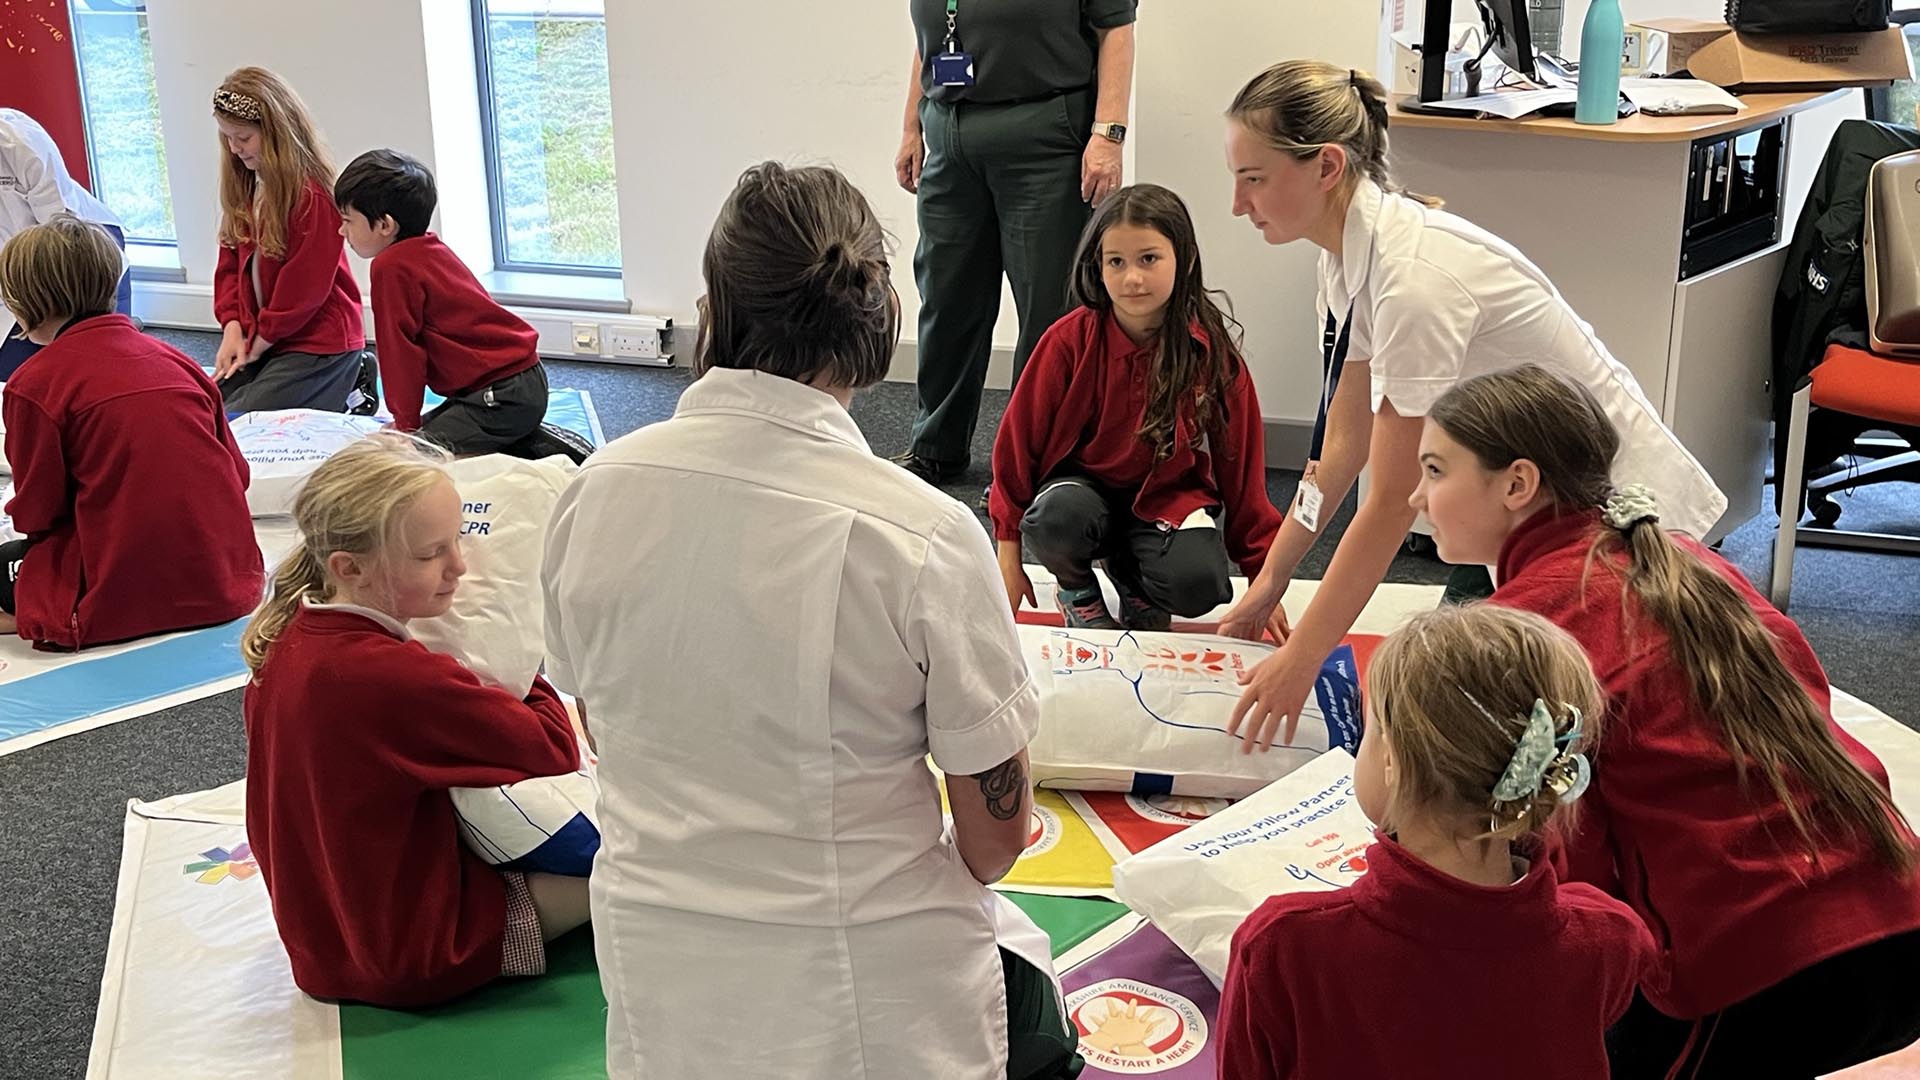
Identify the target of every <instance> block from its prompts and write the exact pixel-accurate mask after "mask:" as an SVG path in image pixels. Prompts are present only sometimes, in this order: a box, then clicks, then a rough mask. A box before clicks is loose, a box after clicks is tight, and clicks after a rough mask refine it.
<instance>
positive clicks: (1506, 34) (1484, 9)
mask: <svg viewBox="0 0 1920 1080" xmlns="http://www.w3.org/2000/svg"><path fill="white" fill-rule="evenodd" d="M1476 2H1477V3H1478V4H1479V5H1480V21H1481V23H1482V24H1483V25H1485V26H1486V28H1487V46H1488V48H1489V49H1491V50H1492V52H1493V55H1495V56H1497V57H1499V58H1500V62H1501V63H1503V64H1505V65H1507V67H1509V68H1511V69H1512V70H1513V73H1514V74H1515V75H1518V76H1520V77H1521V78H1523V79H1527V80H1530V81H1531V80H1534V79H1537V78H1538V77H1539V76H1538V73H1537V72H1536V71H1535V69H1534V61H1533V31H1532V28H1531V27H1529V26H1528V25H1527V0H1476Z"/></svg>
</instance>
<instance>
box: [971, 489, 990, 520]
mask: <svg viewBox="0 0 1920 1080" xmlns="http://www.w3.org/2000/svg"><path fill="white" fill-rule="evenodd" d="M973 508H974V509H975V510H978V511H980V512H981V513H983V514H991V513H993V485H992V484H988V485H987V486H986V487H983V488H981V489H980V497H979V498H978V499H975V500H974V502H973Z"/></svg>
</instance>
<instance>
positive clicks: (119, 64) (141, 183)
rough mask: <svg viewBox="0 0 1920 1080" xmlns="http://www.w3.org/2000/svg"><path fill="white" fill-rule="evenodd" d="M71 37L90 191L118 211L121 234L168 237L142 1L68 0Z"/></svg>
mask: <svg viewBox="0 0 1920 1080" xmlns="http://www.w3.org/2000/svg"><path fill="white" fill-rule="evenodd" d="M73 37H74V51H75V53H76V55H77V56H78V57H79V61H80V95H81V99H82V103H83V104H84V105H85V107H86V113H87V156H88V157H89V158H90V159H91V160H92V165H93V186H94V193H95V194H96V195H98V196H99V197H100V201H101V202H104V203H106V204H107V208H108V209H110V210H112V211H113V212H114V213H115V214H117V215H119V217H120V221H121V223H122V224H123V225H124V226H125V228H126V233H127V239H129V240H144V241H147V242H149V243H160V244H172V243H173V242H174V231H173V198H172V196H171V195H170V194H169V192H168V189H167V156H166V148H165V144H164V143H163V142H161V139H160V96H159V94H158V93H157V92H156V91H155V89H154V83H153V49H152V47H151V45H150V44H149V43H148V40H147V5H146V4H145V3H144V2H142V0H73Z"/></svg>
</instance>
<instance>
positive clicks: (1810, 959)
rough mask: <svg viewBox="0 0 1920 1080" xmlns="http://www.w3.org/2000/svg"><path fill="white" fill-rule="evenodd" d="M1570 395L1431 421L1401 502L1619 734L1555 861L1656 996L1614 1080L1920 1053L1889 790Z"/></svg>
mask: <svg viewBox="0 0 1920 1080" xmlns="http://www.w3.org/2000/svg"><path fill="white" fill-rule="evenodd" d="M1619 445H1620V440H1619V437H1618V435H1617V434H1616V433H1615V431H1614V428H1613V425H1612V424H1611V423H1610V422H1609V421H1608V419H1607V415H1606V413H1605V412H1604V411H1603V410H1602V409H1601V407H1600V406H1599V405H1597V404H1596V403H1595V402H1594V400H1593V397H1592V395H1591V394H1589V393H1587V391H1586V390H1584V389H1582V388H1580V387H1577V386H1574V385H1572V384H1569V383H1566V382H1563V381H1561V380H1560V379H1558V378H1557V377H1555V376H1554V375H1553V374H1551V373H1550V372H1547V371H1546V370H1544V369H1542V368H1539V367H1533V366H1528V367H1524V368H1517V369H1514V370H1510V371H1506V372H1501V373H1499V374H1497V375H1487V376H1482V377H1480V378H1476V379H1471V380H1469V381H1467V382H1464V383H1461V384H1460V385H1459V386H1457V387H1455V388H1454V389H1453V390H1451V391H1449V392H1448V393H1447V394H1446V395H1445V396H1443V397H1441V398H1440V399H1439V401H1438V402H1437V403H1435V405H1434V406H1433V408H1432V409H1431V410H1430V411H1429V412H1428V413H1427V422H1426V430H1425V433H1424V434H1423V435H1422V437H1421V442H1420V451H1421V454H1420V456H1421V463H1422V465H1423V467H1424V470H1425V476H1424V479H1423V481H1422V483H1421V486H1420V488H1419V489H1418V490H1417V491H1416V492H1415V493H1414V496H1413V500H1412V501H1413V505H1414V506H1415V507H1417V508H1418V509H1420V510H1421V511H1423V512H1425V513H1426V515H1427V517H1428V519H1429V520H1430V521H1432V522H1433V529H1434V540H1435V542H1436V543H1437V544H1438V546H1439V549H1440V556H1441V557H1442V558H1444V559H1446V560H1447V561H1448V562H1451V563H1455V564H1466V563H1495V561H1496V560H1497V564H1496V565H1497V567H1498V572H1499V581H1500V587H1499V589H1498V590H1497V591H1496V592H1495V593H1494V595H1493V603H1496V604H1504V605H1508V606H1511V607H1516V608H1522V609H1525V610H1528V611H1533V612H1538V613H1540V614H1541V615H1543V616H1545V617H1546V618H1548V619H1550V620H1552V621H1553V622H1554V623H1556V624H1558V625H1559V626H1561V627H1564V628H1565V629H1566V630H1567V631H1568V632H1569V633H1571V634H1572V635H1573V637H1574V638H1575V639H1576V640H1578V641H1579V642H1580V644H1581V645H1582V647H1584V648H1585V649H1586V650H1587V652H1588V654H1589V655H1590V656H1592V658H1593V662H1594V668H1595V670H1596V671H1598V672H1599V675H1600V680H1601V683H1602V684H1603V685H1604V687H1605V688H1606V692H1607V697H1608V702H1609V709H1610V711H1611V715H1612V718H1613V719H1612V722H1611V724H1610V725H1609V728H1608V732H1607V734H1606V736H1605V738H1604V740H1603V741H1602V742H1601V744H1600V747H1599V754H1598V756H1597V757H1596V758H1595V778H1594V790H1593V791H1592V793H1590V794H1589V796H1588V802H1589V803H1590V804H1591V807H1590V809H1591V810H1592V811H1593V813H1591V814H1589V815H1586V816H1584V817H1583V818H1582V822H1581V825H1580V828H1579V829H1578V830H1577V831H1576V832H1575V834H1574V836H1573V838H1572V840H1571V842H1570V844H1569V845H1568V847H1567V849H1566V851H1565V852H1564V854H1563V855H1562V856H1560V857H1559V858H1560V859H1561V860H1562V861H1563V865H1564V869H1565V872H1566V874H1567V876H1568V877H1569V878H1570V879H1571V880H1577V881H1589V882H1593V883H1594V884H1596V885H1599V886H1600V887H1602V888H1604V889H1606V890H1607V891H1608V892H1611V893H1612V894H1614V895H1616V896H1619V897H1621V898H1622V899H1624V900H1625V901H1626V902H1627V903H1629V904H1631V905H1632V906H1633V908H1634V909H1635V910H1636V911H1638V912H1639V913H1640V915H1641V916H1642V917H1643V918H1644V919H1645V920H1646V923H1647V926H1648V927H1649V929H1651V930H1652V931H1653V935H1654V937H1655V939H1656V940H1657V941H1658V943H1659V945H1660V947H1661V948H1662V949H1663V950H1665V952H1666V954H1667V963H1668V966H1669V967H1670V969H1671V982H1670V985H1666V986H1648V987H1646V988H1645V991H1644V996H1643V999H1642V1000H1640V1001H1637V1002H1636V1003H1635V1004H1634V1008H1633V1010H1632V1011H1631V1012H1629V1013H1628V1014H1627V1017H1626V1019H1625V1020H1623V1021H1622V1023H1621V1024H1620V1026H1619V1028H1618V1029H1617V1030H1616V1031H1615V1032H1614V1033H1613V1034H1612V1036H1611V1037H1610V1039H1609V1045H1610V1046H1611V1048H1612V1049H1613V1050H1614V1075H1615V1076H1621V1077H1640V1076H1649V1077H1664V1076H1669V1075H1678V1076H1686V1077H1760V1076H1764V1077H1769V1078H1775V1077H1778V1078H1782V1080H1786V1078H1805V1077H1812V1076H1816V1075H1820V1074H1824V1073H1828V1072H1832V1071H1835V1070H1838V1069H1842V1068H1845V1067H1846V1066H1849V1065H1852V1064H1854V1063H1856V1062H1859V1061H1864V1060H1867V1059H1870V1058H1873V1057H1877V1056H1880V1055H1883V1054H1886V1053H1890V1052H1892V1051H1893V1050H1896V1049H1898V1048H1900V1047H1902V1046H1905V1045H1907V1044H1908V1043H1910V1042H1912V1041H1913V1040H1914V1039H1915V1038H1916V1037H1920V986H1916V984H1915V983H1914V980H1913V979H1912V978H1911V975H1912V973H1913V972H1914V971H1915V970H1916V968H1920V881H1917V880H1916V878H1915V874H1914V863H1915V858H1914V837H1913V834H1912V833H1911V832H1910V831H1909V830H1908V828H1907V825H1906V822H1905V821H1904V820H1903V819H1902V818H1901V816H1900V813H1899V811H1898V810H1897V809H1895V807H1894V805H1893V800H1892V797H1891V795H1890V794H1889V791H1888V785H1887V773H1886V770H1885V769H1884V768H1883V767H1882V766H1881V765H1880V762H1879V761H1877V760H1876V759H1875V758H1874V756H1873V754H1872V753H1871V752H1869V751H1868V750H1867V749H1866V747H1864V746H1862V745H1860V743H1858V742H1857V741H1855V740H1854V739H1853V738H1852V737H1851V736H1849V735H1848V734H1847V733H1846V732H1845V731H1843V730H1841V728H1840V727H1839V726H1838V725H1837V724H1835V723H1834V721H1833V714H1832V711H1831V708H1830V698H1831V694H1832V691H1831V688H1830V687H1829V686H1828V685H1827V679H1826V674H1825V673H1824V672H1823V671H1822V670H1821V668H1820V662H1819V661H1818V660H1817V659H1815V657H1814V655H1813V650H1812V649H1811V648H1809V647H1808V645H1807V641H1806V638H1805V637H1803V636H1802V635H1801V633H1800V630H1799V628H1798V627H1796V626H1795V625H1794V624H1793V622H1792V620H1790V619H1788V618H1787V617H1786V616H1785V615H1782V614H1781V613H1780V612H1779V611H1777V610H1775V609H1774V607H1773V606H1772V605H1770V604H1768V603H1767V602H1766V600H1765V599H1764V598H1762V597H1761V596H1760V595H1759V594H1758V593H1757V592H1755V591H1754V590H1753V588H1752V587H1751V586H1750V585H1748V583H1747V581H1746V579H1745V578H1743V577H1742V576H1741V575H1740V573H1739V571H1737V570H1736V569H1735V568H1734V567H1733V566H1731V565H1730V564H1728V563H1727V561H1726V560H1724V559H1722V558H1720V556H1718V555H1716V554H1714V553H1713V552H1712V551H1710V550H1708V549H1707V548H1704V547H1702V546H1701V545H1699V544H1696V543H1694V542H1693V541H1691V540H1687V539H1684V538H1681V537H1678V536H1671V535H1669V534H1668V533H1666V532H1664V531H1663V530H1662V529H1661V528H1660V526H1659V507H1658V506H1656V505H1655V504H1654V502H1653V498H1652V496H1651V495H1650V494H1649V493H1647V492H1646V491H1645V490H1644V489H1638V488H1634V487H1629V488H1628V489H1627V490H1625V491H1620V492H1615V491H1613V488H1612V485H1611V484H1610V482H1609V480H1608V477H1609V473H1610V467H1611V465H1612V462H1613V458H1614V455H1615V453H1616V452H1617V450H1618V448H1619Z"/></svg>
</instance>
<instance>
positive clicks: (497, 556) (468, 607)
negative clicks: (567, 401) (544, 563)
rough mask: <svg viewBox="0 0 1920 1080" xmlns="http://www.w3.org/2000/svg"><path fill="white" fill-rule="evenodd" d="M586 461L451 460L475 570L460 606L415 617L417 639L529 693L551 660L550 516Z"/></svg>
mask: <svg viewBox="0 0 1920 1080" xmlns="http://www.w3.org/2000/svg"><path fill="white" fill-rule="evenodd" d="M579 468H580V467H579V466H578V465H575V464H574V463H573V462H571V461H569V460H568V459H566V458H563V457H550V458H543V459H541V460H539V461H525V460H522V459H520V458H512V457H506V456H504V455H501V454H487V455H485V456H483V457H474V458H464V459H461V460H458V461H454V462H451V463H449V464H448V466H447V471H448V472H449V473H451V474H452V476H453V486H454V488H455V489H457V490H458V491H459V492H460V503H461V512H462V514H463V515H464V517H465V519H466V524H465V526H464V532H463V533H462V535H461V537H460V553H461V554H462V555H463V556H464V557H465V558H466V562H467V573H466V576H465V577H463V578H461V579H460V588H459V591H457V592H455V593H454V594H453V606H452V607H451V608H450V609H448V611H447V613H446V614H444V615H440V616H438V617H435V618H432V619H415V620H414V621H413V622H411V623H409V624H408V629H409V630H411V631H412V632H413V636H414V639H415V640H417V641H419V642H420V643H421V644H423V645H425V646H426V647H427V648H429V649H432V650H433V651H435V652H440V653H445V654H447V655H448V656H451V657H453V658H454V659H456V660H458V661H460V662H461V663H463V664H465V665H467V667H468V668H470V669H472V670H473V672H474V673H475V674H477V675H479V676H480V678H481V679H483V680H485V681H486V682H489V683H492V684H493V685H495V686H499V687H503V688H505V689H507V690H511V691H513V692H514V693H515V694H518V695H521V696H523V697H524V696H525V695H526V693H527V691H528V690H530V689H532V687H533V677H534V676H535V675H538V674H539V673H540V667H541V665H542V664H544V663H546V659H547V643H546V627H545V619H544V616H545V612H546V603H545V599H544V597H543V595H542V593H541V590H540V562H541V560H542V559H543V558H544V557H545V555H546V550H547V523H548V520H549V519H550V518H552V517H553V507H554V504H555V503H556V502H558V501H559V499H560V493H561V492H562V491H564V490H565V489H566V486H567V483H568V482H569V481H570V480H572V479H573V474H574V473H576V472H578V471H579Z"/></svg>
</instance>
